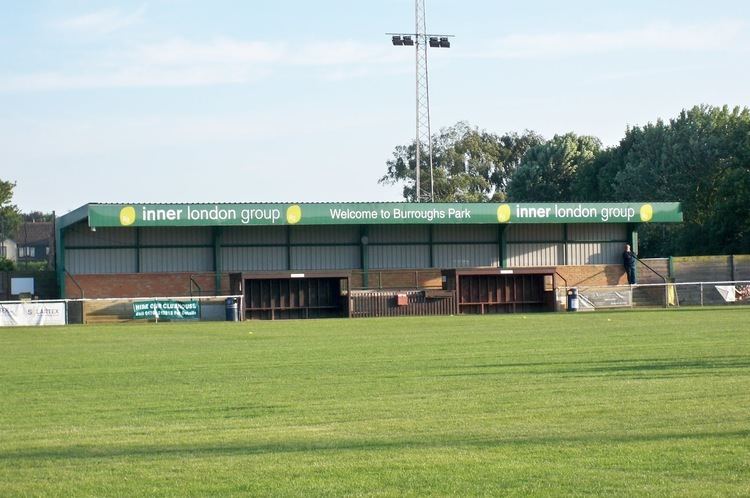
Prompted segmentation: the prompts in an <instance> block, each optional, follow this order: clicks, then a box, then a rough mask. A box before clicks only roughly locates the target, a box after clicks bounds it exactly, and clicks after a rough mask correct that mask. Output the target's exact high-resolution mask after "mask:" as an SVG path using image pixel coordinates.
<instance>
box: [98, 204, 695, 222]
mask: <svg viewBox="0 0 750 498" xmlns="http://www.w3.org/2000/svg"><path fill="white" fill-rule="evenodd" d="M681 221H682V208H681V206H680V204H679V203H677V202H651V203H645V202H644V203H544V204H541V203H534V204H517V203H502V204H499V203H486V204H479V203H475V204H448V203H445V204H442V203H435V204H432V203H421V204H412V203H395V202H394V203H388V202H384V203H320V204H91V205H89V225H90V226H92V227H122V226H125V227H127V226H133V227H167V226H237V225H240V226H242V225H353V224H425V223H427V224H497V223H648V222H660V223H674V222H681Z"/></svg>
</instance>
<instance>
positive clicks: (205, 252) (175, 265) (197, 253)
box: [141, 247, 214, 273]
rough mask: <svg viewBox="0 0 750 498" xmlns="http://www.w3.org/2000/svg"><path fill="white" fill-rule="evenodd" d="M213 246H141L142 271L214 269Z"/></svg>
mask: <svg viewBox="0 0 750 498" xmlns="http://www.w3.org/2000/svg"><path fill="white" fill-rule="evenodd" d="M213 266H214V263H213V248H202V247H196V248H193V247H185V248H153V249H147V248H141V271H142V272H155V273H159V272H169V271H196V272H198V271H212V270H213V269H214V268H213Z"/></svg>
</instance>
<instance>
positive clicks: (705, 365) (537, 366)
mask: <svg viewBox="0 0 750 498" xmlns="http://www.w3.org/2000/svg"><path fill="white" fill-rule="evenodd" d="M442 368H444V367H442ZM455 368H460V369H465V371H464V372H456V373H446V374H440V375H437V376H438V377H464V376H484V375H496V374H502V373H507V372H505V370H507V369H512V370H516V371H517V373H523V374H532V375H533V374H537V375H550V374H555V375H572V376H581V377H585V376H597V375H617V374H624V375H626V376H638V377H643V376H646V377H656V376H659V377H663V376H666V375H668V374H671V376H681V377H682V376H686V375H687V376H698V375H700V374H701V373H702V372H701V371H704V373H707V374H711V375H714V374H716V373H717V372H716V371H717V370H734V369H750V357H747V356H722V357H713V358H703V359H690V360H675V359H660V358H644V359H628V360H606V361H595V362H591V361H567V362H533V363H497V364H489V365H463V366H459V367H455ZM477 369H479V370H480V371H475V370H477ZM649 373H650V374H652V375H646V374H649ZM575 374H582V375H575Z"/></svg>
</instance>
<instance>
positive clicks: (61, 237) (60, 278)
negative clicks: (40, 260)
mask: <svg viewBox="0 0 750 498" xmlns="http://www.w3.org/2000/svg"><path fill="white" fill-rule="evenodd" d="M55 223H57V222H55ZM55 259H56V261H55V270H56V273H57V285H58V286H59V288H60V297H61V298H63V299H64V298H65V229H64V228H58V229H57V237H55Z"/></svg>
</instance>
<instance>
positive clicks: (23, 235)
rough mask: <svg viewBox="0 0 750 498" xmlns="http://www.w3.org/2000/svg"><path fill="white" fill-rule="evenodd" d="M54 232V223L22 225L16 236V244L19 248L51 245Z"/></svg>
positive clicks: (40, 222)
mask: <svg viewBox="0 0 750 498" xmlns="http://www.w3.org/2000/svg"><path fill="white" fill-rule="evenodd" d="M54 230H55V227H54V223H52V222H51V221H39V222H32V223H29V222H27V223H22V224H21V226H20V227H19V228H18V232H17V234H16V243H17V244H18V245H19V246H35V245H42V244H45V245H48V244H51V242H52V236H53V234H54Z"/></svg>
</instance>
